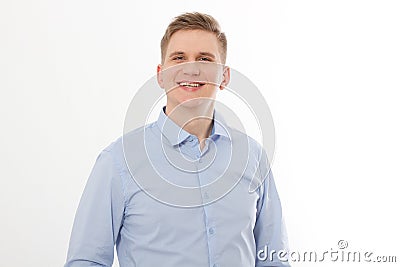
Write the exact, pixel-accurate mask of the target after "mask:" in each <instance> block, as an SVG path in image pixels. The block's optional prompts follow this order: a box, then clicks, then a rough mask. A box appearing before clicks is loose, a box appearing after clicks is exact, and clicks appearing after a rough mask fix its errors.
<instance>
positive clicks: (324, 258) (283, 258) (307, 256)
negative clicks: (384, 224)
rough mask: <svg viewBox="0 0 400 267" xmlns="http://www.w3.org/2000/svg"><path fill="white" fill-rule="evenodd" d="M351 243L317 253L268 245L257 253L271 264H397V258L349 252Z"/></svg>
mask: <svg viewBox="0 0 400 267" xmlns="http://www.w3.org/2000/svg"><path fill="white" fill-rule="evenodd" d="M348 247H349V243H348V242H347V241H346V240H339V241H338V242H337V249H333V248H330V249H329V250H325V251H321V252H317V251H287V250H278V251H277V250H274V249H269V247H268V246H267V245H266V246H264V248H263V249H260V250H258V251H257V259H258V260H260V261H270V262H279V261H280V262H328V261H331V262H373V263H395V262H397V257H396V256H393V255H392V256H383V255H375V253H374V252H371V251H361V250H348Z"/></svg>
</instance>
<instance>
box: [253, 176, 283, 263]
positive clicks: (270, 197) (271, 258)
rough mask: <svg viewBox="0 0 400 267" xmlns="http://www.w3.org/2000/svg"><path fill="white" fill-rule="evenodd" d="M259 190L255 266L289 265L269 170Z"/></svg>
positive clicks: (280, 211) (275, 190)
mask: <svg viewBox="0 0 400 267" xmlns="http://www.w3.org/2000/svg"><path fill="white" fill-rule="evenodd" d="M259 190H260V199H259V202H258V205H257V220H256V224H255V227H254V236H255V240H256V248H257V251H256V253H257V254H256V255H257V258H256V267H267V266H289V267H290V264H289V262H288V261H287V259H288V253H289V248H288V241H287V234H286V227H285V223H284V220H283V216H282V207H281V202H280V199H279V195H278V192H277V189H276V186H275V182H274V177H273V175H272V172H271V171H270V170H269V172H268V175H267V177H266V179H265V180H264V182H263V184H262V185H261V186H260V187H259Z"/></svg>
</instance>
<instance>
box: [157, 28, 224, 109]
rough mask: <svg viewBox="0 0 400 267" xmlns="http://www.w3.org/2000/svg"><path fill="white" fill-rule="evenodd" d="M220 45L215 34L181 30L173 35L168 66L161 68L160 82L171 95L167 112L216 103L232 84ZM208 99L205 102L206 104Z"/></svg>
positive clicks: (168, 49) (168, 50)
mask: <svg viewBox="0 0 400 267" xmlns="http://www.w3.org/2000/svg"><path fill="white" fill-rule="evenodd" d="M229 76H230V70H229V68H228V67H225V66H223V64H222V58H221V53H220V44H219V42H218V39H217V37H216V36H215V34H214V33H211V32H207V31H203V30H181V31H177V32H176V33H174V34H173V35H172V36H171V39H170V41H169V43H168V46H167V48H166V53H165V58H164V64H162V65H158V67H157V77H158V83H159V85H160V87H161V88H163V89H164V90H165V91H166V94H167V109H169V110H172V109H174V108H175V107H177V106H178V105H182V106H185V107H194V106H198V105H199V104H201V103H206V102H207V103H210V100H211V99H212V100H214V99H215V97H216V94H217V91H218V89H221V90H222V89H223V88H224V86H226V85H227V84H228V82H229V78H230V77H229ZM204 100H205V101H204Z"/></svg>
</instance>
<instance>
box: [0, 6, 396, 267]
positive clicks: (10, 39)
mask: <svg viewBox="0 0 400 267" xmlns="http://www.w3.org/2000/svg"><path fill="white" fill-rule="evenodd" d="M185 11H201V12H206V13H209V14H211V15H213V16H214V17H215V18H217V19H218V20H219V22H220V24H221V26H222V28H223V30H224V31H225V32H226V34H227V36H228V62H227V63H228V64H229V65H230V66H231V67H233V68H235V69H236V70H238V71H240V72H241V73H243V74H245V75H246V76H247V77H249V78H250V79H251V80H252V81H253V82H254V83H255V84H256V85H258V87H259V88H260V90H261V91H262V93H263V94H264V96H265V98H266V100H267V102H268V104H269V107H270V109H271V112H272V114H273V116H274V121H275V126H276V136H277V147H276V153H275V159H274V162H273V171H274V175H275V179H276V182H277V186H278V190H279V192H280V196H281V199H282V203H283V208H284V213H285V217H286V222H287V228H288V233H289V237H290V245H291V249H292V250H298V251H305V250H314V251H319V252H323V251H325V250H328V251H330V249H331V248H333V249H337V245H336V244H337V242H338V240H340V239H343V240H346V241H348V242H349V250H352V251H373V252H375V254H376V255H396V253H397V256H398V261H400V254H398V253H399V252H398V251H399V245H398V240H399V238H400V234H399V232H400V231H399V230H398V227H399V225H400V219H399V216H398V203H399V187H398V185H399V183H398V180H399V178H400V171H399V159H400V157H399V151H400V141H399V136H400V126H399V114H400V105H399V100H400V97H399V91H400V79H399V76H400V75H399V74H400V63H399V62H400V53H399V47H400V34H399V33H400V27H399V25H400V16H399V14H400V3H399V2H398V1H386V0H384V1H378V0H376V1H365V0H363V1H361V0H360V1H355V0H346V1H327V0H326V1H321V0H318V1H317V0H315V1H294V0H293V1H282V0H281V1H243V2H239V1H238V2H234V1H153V0H146V1H140V2H134V1H99V0H97V1H93V0H91V1H87V0H83V1H76V0H73V1H71V0H68V1H23V0H13V1H2V2H1V3H0V89H1V98H0V114H1V115H0V116H1V131H0V147H1V155H0V161H1V169H0V173H1V180H0V200H1V202H0V205H1V221H0V231H1V244H0V259H1V264H0V265H1V266H61V265H62V264H63V263H64V261H65V255H66V251H67V247H68V240H69V235H70V231H71V227H72V222H73V218H74V213H75V210H76V208H77V205H78V201H79V198H80V195H81V193H82V190H83V188H84V185H85V183H86V179H87V177H88V175H89V172H90V170H91V168H92V166H93V164H94V161H95V159H96V157H97V155H98V153H99V152H100V151H101V150H102V149H103V148H104V147H105V146H107V145H108V144H109V143H110V142H112V141H113V140H115V139H116V138H117V137H119V136H120V135H121V133H122V130H123V120H124V116H125V112H126V110H127V108H128V105H129V103H130V100H131V99H132V97H133V96H134V95H135V91H136V90H137V89H138V88H139V87H140V86H141V85H143V84H144V83H145V81H146V80H147V79H149V78H150V77H151V76H152V75H154V74H155V71H156V65H157V64H158V63H159V61H160V51H159V41H160V39H161V37H162V35H163V33H164V30H165V28H166V26H167V25H168V23H169V22H170V20H171V19H172V18H173V17H174V16H176V15H179V14H181V13H183V12H185ZM328 263H329V262H327V263H326V265H324V264H322V263H314V264H310V263H303V264H294V266H328V265H329V264H328ZM333 265H334V266H341V265H342V264H340V263H336V264H333ZM350 265H351V264H346V265H343V266H350ZM364 265H365V266H374V264H357V266H364ZM394 265H395V264H386V265H384V266H394ZM376 266H383V265H380V264H376Z"/></svg>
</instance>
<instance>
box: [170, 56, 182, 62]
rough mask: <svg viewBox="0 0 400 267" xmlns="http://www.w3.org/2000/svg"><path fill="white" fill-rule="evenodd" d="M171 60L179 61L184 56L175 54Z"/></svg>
mask: <svg viewBox="0 0 400 267" xmlns="http://www.w3.org/2000/svg"><path fill="white" fill-rule="evenodd" d="M172 60H174V61H181V60H184V57H183V56H176V57H173V58H172Z"/></svg>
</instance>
